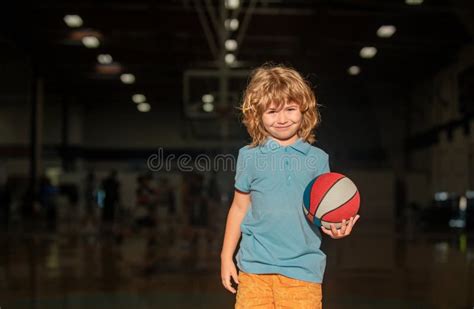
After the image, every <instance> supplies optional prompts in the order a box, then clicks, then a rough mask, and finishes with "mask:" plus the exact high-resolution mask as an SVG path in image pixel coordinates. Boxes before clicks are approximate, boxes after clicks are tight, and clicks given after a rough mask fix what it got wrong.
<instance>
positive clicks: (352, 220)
mask: <svg viewBox="0 0 474 309" xmlns="http://www.w3.org/2000/svg"><path fill="white" fill-rule="evenodd" d="M353 226H354V218H353V217H351V220H350V221H349V226H348V227H347V230H346V235H349V234H350V233H351V232H352V227H353Z"/></svg>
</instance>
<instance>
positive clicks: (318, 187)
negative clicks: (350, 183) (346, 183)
mask: <svg viewBox="0 0 474 309" xmlns="http://www.w3.org/2000/svg"><path fill="white" fill-rule="evenodd" d="M344 177H346V176H344V175H341V174H338V173H326V174H322V175H320V176H319V177H318V178H317V179H316V181H315V182H314V183H313V187H312V188H311V195H310V202H309V205H310V208H309V212H310V213H311V214H313V215H314V214H315V213H316V209H318V206H319V203H321V200H322V199H323V198H324V196H325V195H326V192H328V190H329V189H331V187H332V186H333V185H334V184H335V183H336V182H337V181H338V180H339V179H341V178H344Z"/></svg>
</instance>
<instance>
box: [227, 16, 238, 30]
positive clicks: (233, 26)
mask: <svg viewBox="0 0 474 309" xmlns="http://www.w3.org/2000/svg"><path fill="white" fill-rule="evenodd" d="M224 25H225V28H226V29H227V30H231V31H235V30H237V29H239V20H238V19H237V18H232V19H226V20H225V22H224Z"/></svg>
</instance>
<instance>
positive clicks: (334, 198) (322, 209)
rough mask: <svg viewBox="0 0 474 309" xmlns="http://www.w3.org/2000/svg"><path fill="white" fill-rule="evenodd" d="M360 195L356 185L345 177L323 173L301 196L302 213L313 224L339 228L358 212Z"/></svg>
mask: <svg viewBox="0 0 474 309" xmlns="http://www.w3.org/2000/svg"><path fill="white" fill-rule="evenodd" d="M359 206H360V195H359V191H358V190H357V187H356V185H355V184H354V183H353V182H352V180H350V179H349V178H347V177H346V176H344V175H342V174H338V173H325V174H321V175H319V176H318V177H316V178H315V179H313V180H312V181H311V182H310V183H309V184H308V186H307V187H306V189H305V191H304V195H303V211H304V214H305V216H306V218H307V219H308V220H309V221H310V222H311V223H313V224H315V225H317V226H319V227H321V226H324V227H325V228H327V229H330V225H329V224H331V223H332V224H334V225H335V227H336V228H340V227H341V222H342V220H346V221H349V219H350V218H351V217H355V216H356V215H357V213H358V212H359Z"/></svg>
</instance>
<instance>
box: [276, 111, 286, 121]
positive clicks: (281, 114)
mask: <svg viewBox="0 0 474 309" xmlns="http://www.w3.org/2000/svg"><path fill="white" fill-rule="evenodd" d="M286 122H287V119H286V115H285V113H284V112H283V111H279V112H278V115H277V123H278V124H285V123H286Z"/></svg>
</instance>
